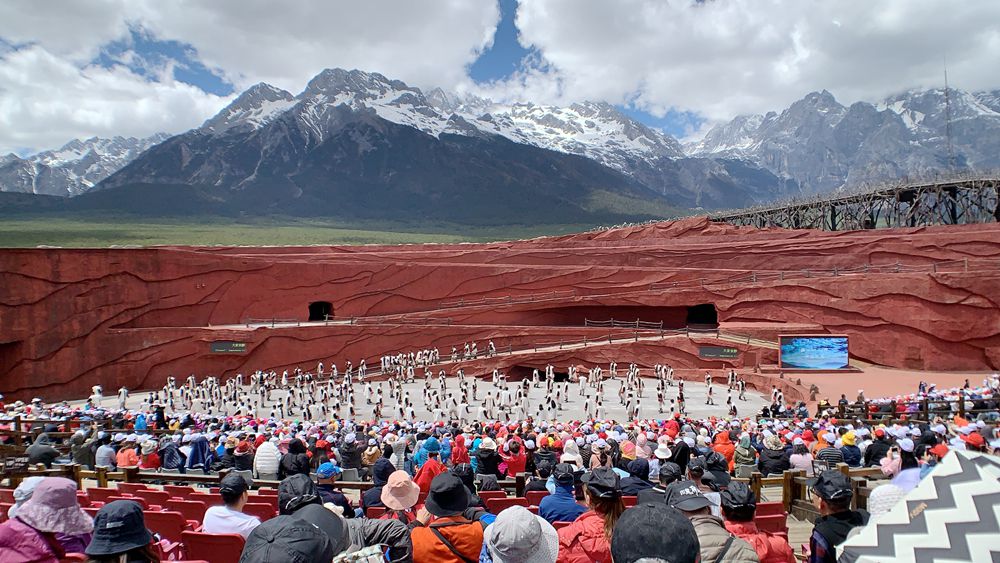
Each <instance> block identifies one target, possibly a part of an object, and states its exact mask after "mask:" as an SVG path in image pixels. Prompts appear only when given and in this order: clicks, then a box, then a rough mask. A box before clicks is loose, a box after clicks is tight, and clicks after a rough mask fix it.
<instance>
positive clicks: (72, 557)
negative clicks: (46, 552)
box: [59, 553, 90, 563]
mask: <svg viewBox="0 0 1000 563" xmlns="http://www.w3.org/2000/svg"><path fill="white" fill-rule="evenodd" d="M88 559H90V558H89V557H87V554H86V553H67V554H66V555H63V556H62V557H60V558H59V563H72V562H73V561H87V560H88Z"/></svg>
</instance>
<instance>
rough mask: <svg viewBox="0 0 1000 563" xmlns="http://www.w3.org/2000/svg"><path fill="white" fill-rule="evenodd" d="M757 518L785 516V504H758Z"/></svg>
mask: <svg viewBox="0 0 1000 563" xmlns="http://www.w3.org/2000/svg"><path fill="white" fill-rule="evenodd" d="M754 514H755V515H756V516H776V515H780V516H784V515H785V504H784V503H782V502H758V503H757V510H756V512H754Z"/></svg>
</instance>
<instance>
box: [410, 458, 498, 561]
mask: <svg viewBox="0 0 1000 563" xmlns="http://www.w3.org/2000/svg"><path fill="white" fill-rule="evenodd" d="M428 463H430V460H428ZM468 508H469V491H468V490H467V489H466V488H465V484H464V483H462V480H461V479H459V478H458V477H456V476H455V475H452V474H451V473H442V474H440V475H437V476H436V477H434V479H433V480H432V481H431V485H430V491H429V493H428V494H427V500H426V502H425V504H424V507H423V508H421V509H420V510H419V511H418V512H417V519H416V520H414V521H413V522H412V523H411V524H410V539H411V540H412V542H413V560H414V561H433V562H435V563H469V562H470V561H477V560H478V559H479V555H480V553H481V552H482V548H483V537H484V523H482V522H480V521H478V520H470V519H469V518H466V516H465V515H464V513H465V511H466V509H468Z"/></svg>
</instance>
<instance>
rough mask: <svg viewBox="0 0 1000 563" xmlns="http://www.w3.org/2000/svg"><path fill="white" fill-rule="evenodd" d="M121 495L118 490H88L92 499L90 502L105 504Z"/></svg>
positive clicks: (98, 488)
mask: <svg viewBox="0 0 1000 563" xmlns="http://www.w3.org/2000/svg"><path fill="white" fill-rule="evenodd" d="M121 495H122V493H121V491H119V490H118V489H107V488H102V487H94V488H91V489H87V496H88V497H90V500H99V501H101V502H103V503H105V504H107V503H108V502H110V501H108V497H117V496H121Z"/></svg>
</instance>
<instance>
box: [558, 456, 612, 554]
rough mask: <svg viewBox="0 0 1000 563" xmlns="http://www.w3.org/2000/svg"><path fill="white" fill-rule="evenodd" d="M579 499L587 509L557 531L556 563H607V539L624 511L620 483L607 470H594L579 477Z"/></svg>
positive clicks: (608, 547)
mask: <svg viewBox="0 0 1000 563" xmlns="http://www.w3.org/2000/svg"><path fill="white" fill-rule="evenodd" d="M583 482H584V488H583V496H584V499H586V502H587V507H588V508H590V510H588V511H587V512H584V513H583V514H581V515H580V517H579V518H577V519H576V520H575V521H574V522H573V523H572V524H570V525H569V526H566V527H565V528H563V529H561V530H559V557H558V558H557V559H556V563H592V562H599V563H611V536H612V534H613V532H614V528H615V524H616V523H617V522H618V518H619V517H620V516H621V515H622V513H623V512H625V504H624V503H623V502H622V489H621V482H620V479H619V477H618V474H617V473H615V472H614V470H613V469H611V468H609V467H597V468H595V469H594V470H593V471H591V472H590V473H589V474H587V475H584V477H583Z"/></svg>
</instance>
